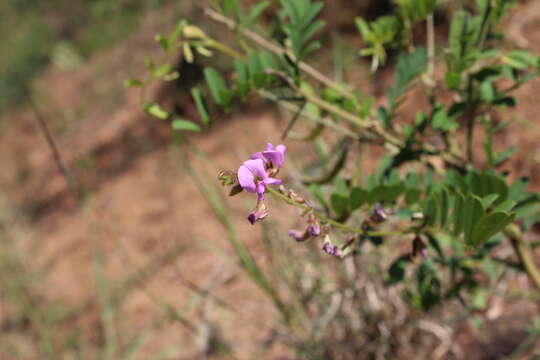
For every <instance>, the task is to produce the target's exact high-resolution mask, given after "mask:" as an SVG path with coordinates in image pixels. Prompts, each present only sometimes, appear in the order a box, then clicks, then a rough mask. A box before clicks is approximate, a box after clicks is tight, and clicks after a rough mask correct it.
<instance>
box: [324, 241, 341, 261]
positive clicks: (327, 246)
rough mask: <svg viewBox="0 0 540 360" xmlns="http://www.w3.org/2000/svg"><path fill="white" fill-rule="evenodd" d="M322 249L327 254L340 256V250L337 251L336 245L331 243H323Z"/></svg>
mask: <svg viewBox="0 0 540 360" xmlns="http://www.w3.org/2000/svg"><path fill="white" fill-rule="evenodd" d="M322 249H323V251H324V252H325V253H327V254H328V255H332V256H335V257H339V258H340V257H341V252H340V251H339V248H338V247H337V246H336V245H332V244H331V243H326V242H325V243H324V244H323V247H322Z"/></svg>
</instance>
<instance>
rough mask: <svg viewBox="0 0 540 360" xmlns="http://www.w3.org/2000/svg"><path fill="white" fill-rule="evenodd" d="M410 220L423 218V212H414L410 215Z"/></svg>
mask: <svg viewBox="0 0 540 360" xmlns="http://www.w3.org/2000/svg"><path fill="white" fill-rule="evenodd" d="M411 220H413V221H417V220H424V214H422V213H421V212H415V213H413V214H412V215H411Z"/></svg>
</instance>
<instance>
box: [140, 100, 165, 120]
mask: <svg viewBox="0 0 540 360" xmlns="http://www.w3.org/2000/svg"><path fill="white" fill-rule="evenodd" d="M144 110H145V111H146V112H147V113H148V114H150V115H152V116H153V117H156V118H158V119H161V120H165V119H167V118H168V117H169V113H168V112H167V111H166V110H164V109H163V108H161V106H159V105H158V104H146V105H145V107H144Z"/></svg>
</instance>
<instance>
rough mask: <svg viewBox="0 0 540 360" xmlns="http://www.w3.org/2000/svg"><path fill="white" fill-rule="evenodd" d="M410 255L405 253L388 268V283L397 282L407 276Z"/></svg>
mask: <svg viewBox="0 0 540 360" xmlns="http://www.w3.org/2000/svg"><path fill="white" fill-rule="evenodd" d="M410 261H411V260H410V258H409V255H403V256H401V257H399V258H398V259H396V260H395V261H394V262H393V263H392V265H390V268H389V269H388V284H389V285H394V284H397V283H399V282H401V281H403V279H404V278H405V271H406V270H407V265H408V264H409V263H410Z"/></svg>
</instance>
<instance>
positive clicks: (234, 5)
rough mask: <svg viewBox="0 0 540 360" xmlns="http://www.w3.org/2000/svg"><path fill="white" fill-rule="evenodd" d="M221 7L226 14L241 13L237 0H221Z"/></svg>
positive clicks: (237, 14)
mask: <svg viewBox="0 0 540 360" xmlns="http://www.w3.org/2000/svg"><path fill="white" fill-rule="evenodd" d="M221 8H222V9H223V12H224V13H225V14H227V15H231V14H234V15H236V16H237V17H238V16H239V15H240V13H241V8H240V3H239V1H238V0H221Z"/></svg>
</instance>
